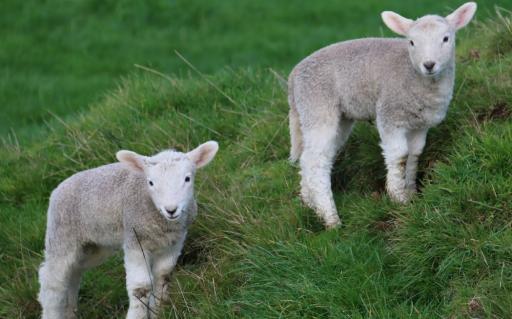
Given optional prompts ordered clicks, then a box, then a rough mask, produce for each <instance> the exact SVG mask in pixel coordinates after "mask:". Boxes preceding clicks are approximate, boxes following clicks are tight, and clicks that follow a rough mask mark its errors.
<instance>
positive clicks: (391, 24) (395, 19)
mask: <svg viewBox="0 0 512 319" xmlns="http://www.w3.org/2000/svg"><path fill="white" fill-rule="evenodd" d="M380 15H381V17H382V21H384V23H385V24H386V25H387V26H388V28H390V29H391V30H392V31H393V32H395V33H398V34H400V35H403V36H405V35H407V32H408V31H409V29H410V28H411V25H412V23H413V22H414V21H412V20H411V19H407V18H404V17H402V16H401V15H399V14H398V13H394V12H393V11H384V12H382V13H381V14H380Z"/></svg>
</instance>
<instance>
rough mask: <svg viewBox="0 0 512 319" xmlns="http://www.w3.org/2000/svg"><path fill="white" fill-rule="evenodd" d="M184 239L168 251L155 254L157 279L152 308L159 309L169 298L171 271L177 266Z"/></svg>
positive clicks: (154, 276) (154, 267) (154, 273)
mask: <svg viewBox="0 0 512 319" xmlns="http://www.w3.org/2000/svg"><path fill="white" fill-rule="evenodd" d="M182 244H183V241H181V243H180V244H179V245H175V246H174V247H172V248H170V249H169V250H168V251H166V252H164V253H162V254H160V255H158V256H155V261H154V264H153V278H154V279H155V283H154V284H155V287H154V299H153V301H152V303H151V305H152V308H153V309H155V310H158V309H159V307H160V305H161V304H162V303H163V302H166V301H167V300H169V291H168V288H169V285H170V280H171V272H172V270H173V269H174V267H175V266H176V262H177V261H178V257H179V256H180V253H181V247H182ZM176 246H178V247H176Z"/></svg>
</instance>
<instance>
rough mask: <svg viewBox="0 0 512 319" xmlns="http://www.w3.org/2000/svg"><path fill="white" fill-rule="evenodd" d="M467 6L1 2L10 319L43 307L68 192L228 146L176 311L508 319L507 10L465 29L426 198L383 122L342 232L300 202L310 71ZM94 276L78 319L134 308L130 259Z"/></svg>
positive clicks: (510, 132) (424, 176)
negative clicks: (124, 154)
mask: <svg viewBox="0 0 512 319" xmlns="http://www.w3.org/2000/svg"><path fill="white" fill-rule="evenodd" d="M460 4H461V2H459V1H452V0H450V1H443V2H442V3H441V2H439V1H433V0H425V1H420V2H418V3H416V2H412V1H407V2H405V1H391V0H389V1H377V0H370V1H355V0H349V1H335V0H328V1H327V0H326V1H270V0H269V1H245V0H244V1H236V0H224V1H221V0H214V1H199V0H190V1H148V2H145V3H143V2H136V1H127V0H126V1H125V0H123V1H110V0H109V1H69V2H59V1H23V2H22V1H12V0H5V1H3V2H2V10H1V11H0V25H1V26H2V27H1V28H0V39H1V42H0V61H1V63H0V74H1V76H0V101H1V104H0V110H1V114H2V116H1V117H0V139H1V141H0V143H1V144H0V156H1V158H2V161H1V162H0V220H1V222H0V317H1V318H38V316H39V314H40V309H39V305H38V303H37V300H36V294H37V291H38V283H37V268H38V265H39V263H40V262H41V261H42V256H43V251H42V250H43V238H44V231H45V220H46V207H47V204H48V196H49V194H50V192H51V190H52V189H53V188H54V187H55V186H56V185H57V184H58V183H59V182H60V181H62V180H63V179H64V178H66V177H67V176H69V175H71V174H73V173H75V172H77V171H80V170H83V169H87V168H91V167H95V166H99V165H102V164H105V163H109V162H113V161H114V160H115V157H114V155H115V153H116V151H117V150H119V149H133V150H134V151H137V152H139V153H143V154H152V153H154V152H155V151H157V150H160V149H164V148H169V147H173V148H177V149H180V150H186V149H190V148H192V147H193V146H195V145H197V144H199V143H201V142H204V141H206V140H208V139H215V140H217V141H219V143H220V151H219V154H218V156H217V157H216V159H215V160H214V161H213V162H212V164H211V165H210V166H208V167H206V168H205V169H204V170H203V171H200V172H198V178H197V181H196V187H197V190H196V191H197V194H198V201H199V209H200V211H199V217H198V219H197V220H196V223H195V224H194V225H193V226H192V228H191V230H190V233H189V237H188V241H187V243H186V246H185V249H184V252H183V255H182V257H181V258H180V261H179V264H178V266H177V268H176V271H175V272H174V275H173V277H172V302H171V303H169V304H168V305H167V306H166V307H165V310H164V311H163V313H162V316H161V317H162V318H239V317H243V318H510V314H511V313H512V230H511V225H512V224H511V223H512V222H511V221H512V169H511V168H512V156H511V154H512V122H511V118H510V117H511V114H512V77H511V74H512V15H511V12H509V11H507V10H506V9H512V8H511V7H510V4H509V1H482V3H479V9H478V11H477V21H476V22H474V23H472V24H471V26H470V27H468V28H467V29H465V30H463V31H461V32H460V34H459V39H458V49H457V80H456V84H455V90H454V99H453V101H452V104H451V107H450V110H449V112H448V116H447V118H446V120H445V121H444V122H443V123H442V124H441V125H439V126H438V127H436V128H434V129H432V130H431V131H430V132H429V137H428V141H427V147H426V150H425V152H424V154H423V155H422V157H421V162H420V166H419V169H420V176H419V183H420V186H421V187H420V190H421V192H420V194H419V195H418V196H417V198H415V200H413V201H412V202H411V203H410V204H407V205H403V206H402V205H397V204H394V203H392V202H391V201H390V200H389V198H388V196H387V195H386V194H385V192H384V177H385V169H384V163H383V159H382V156H381V154H380V148H379V146H378V136H377V132H376V130H375V129H374V128H373V126H372V125H371V124H370V123H359V124H358V125H356V127H355V129H354V133H353V134H352V136H351V138H350V140H349V142H348V144H347V146H346V148H345V150H344V151H343V152H342V153H340V154H339V157H338V160H337V163H336V165H335V168H334V172H333V189H334V194H335V199H336V204H337V207H338V210H339V212H340V215H341V216H342V219H343V222H344V226H343V227H342V228H341V229H337V230H334V231H325V230H324V229H323V227H322V225H321V224H320V222H319V220H318V219H317V218H316V217H315V215H314V213H313V212H312V211H311V210H309V209H307V208H305V207H304V206H303V205H302V203H301V201H300V199H299V197H298V191H299V178H298V169H297V168H296V167H293V166H291V165H290V164H289V163H288V162H287V156H288V149H289V141H288V140H289V137H288V121H287V112H288V105H287V101H286V90H285V88H284V87H283V83H282V82H283V79H284V78H286V76H287V74H288V72H289V71H290V70H291V68H292V67H293V65H295V64H296V63H297V62H298V61H300V59H301V58H303V57H304V56H306V55H308V54H309V53H311V52H312V51H314V50H316V49H318V48H320V47H322V46H325V45H327V44H330V43H333V42H336V41H341V40H344V39H349V38H355V37H364V36H391V32H389V31H387V30H385V26H384V24H383V23H382V22H381V20H380V12H381V11H382V10H384V9H390V10H394V11H397V12H399V13H401V14H403V15H404V16H408V17H417V16H420V15H422V14H425V13H429V12H439V13H442V14H447V13H449V12H450V11H451V9H454V8H455V7H456V6H458V5H460ZM495 5H497V6H500V7H502V8H501V9H495ZM175 51H176V52H177V53H176V52H175ZM135 65H138V66H135ZM83 279H84V280H83V283H82V287H81V292H80V305H79V313H80V318H122V317H123V316H124V314H125V311H126V309H127V302H128V298H127V296H126V291H125V284H124V270H123V265H122V258H121V256H120V255H117V256H115V257H114V258H112V259H110V260H109V261H108V262H107V263H106V264H105V265H103V266H101V267H98V268H96V269H94V270H91V271H89V272H88V273H87V274H86V276H85V278H83Z"/></svg>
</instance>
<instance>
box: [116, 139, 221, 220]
mask: <svg viewBox="0 0 512 319" xmlns="http://www.w3.org/2000/svg"><path fill="white" fill-rule="evenodd" d="M218 149H219V146H218V144H217V142H214V141H209V142H206V143H204V144H201V145H199V146H198V147H197V148H195V149H194V150H192V151H190V152H188V153H181V152H177V151H174V150H167V151H163V152H161V153H158V154H156V155H154V156H151V157H147V156H143V155H139V154H137V153H135V152H132V151H124V150H123V151H119V152H117V154H116V157H117V159H118V160H119V161H120V162H122V163H125V164H127V165H128V166H129V167H130V168H131V169H132V170H135V171H137V172H141V173H143V174H145V176H146V180H147V181H146V185H143V186H142V187H147V189H148V192H149V194H150V195H151V198H152V200H153V202H154V204H155V206H156V207H157V208H158V210H159V211H160V213H161V214H162V215H163V216H164V217H165V218H166V219H168V220H178V219H179V218H180V217H181V216H182V215H184V212H186V211H187V207H188V206H189V205H190V203H191V202H192V200H193V199H194V177H195V173H196V169H197V168H201V167H203V166H205V165H206V164H208V163H209V162H210V161H211V160H212V159H213V158H214V157H215V154H216V153H217V150H218Z"/></svg>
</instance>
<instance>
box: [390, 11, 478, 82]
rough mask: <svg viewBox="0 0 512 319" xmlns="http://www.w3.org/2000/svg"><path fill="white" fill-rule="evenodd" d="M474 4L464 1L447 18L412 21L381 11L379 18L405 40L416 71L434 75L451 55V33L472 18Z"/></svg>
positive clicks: (426, 17) (437, 17) (451, 60)
mask: <svg viewBox="0 0 512 319" xmlns="http://www.w3.org/2000/svg"><path fill="white" fill-rule="evenodd" d="M475 11H476V3H474V2H468V3H466V4H464V5H462V6H461V7H459V8H458V9H457V10H455V11H454V12H453V13H451V14H450V15H448V16H447V17H441V16H437V15H426V16H424V17H421V18H419V19H417V20H415V21H413V20H410V19H407V18H404V17H402V16H400V15H399V14H397V13H394V12H391V11H384V12H383V13H382V20H384V23H385V24H386V25H387V26H388V27H389V28H390V29H391V30H392V31H394V32H396V33H398V34H400V35H403V36H405V37H407V39H408V40H409V44H408V49H409V56H410V59H411V62H412V65H413V67H414V68H415V69H416V71H418V72H419V73H420V74H422V75H424V76H427V77H434V76H438V75H439V74H442V72H443V71H444V70H446V69H447V68H449V67H450V66H451V64H452V63H453V61H454V56H455V32H456V31H457V30H459V29H460V28H463V27H464V26H466V25H467V24H468V23H469V21H471V19H472V18H473V15H474V14H475Z"/></svg>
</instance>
